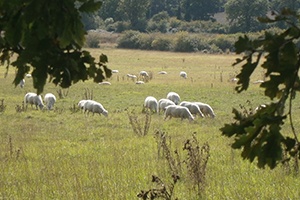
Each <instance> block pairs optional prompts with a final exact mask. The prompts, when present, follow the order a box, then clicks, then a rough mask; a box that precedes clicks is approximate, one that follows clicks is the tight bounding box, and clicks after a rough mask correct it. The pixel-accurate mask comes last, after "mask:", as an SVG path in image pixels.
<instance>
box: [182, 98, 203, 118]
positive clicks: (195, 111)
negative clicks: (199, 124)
mask: <svg viewBox="0 0 300 200" xmlns="http://www.w3.org/2000/svg"><path fill="white" fill-rule="evenodd" d="M179 105H180V106H184V107H187V108H188V109H189V111H190V112H191V113H192V114H193V115H195V116H196V115H199V116H200V117H202V118H203V117H204V115H203V113H202V112H201V110H200V108H199V106H198V105H197V104H195V103H192V102H188V101H182V102H181V103H180V104H179Z"/></svg>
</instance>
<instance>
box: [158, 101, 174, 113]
mask: <svg viewBox="0 0 300 200" xmlns="http://www.w3.org/2000/svg"><path fill="white" fill-rule="evenodd" d="M169 105H175V103H174V102H173V101H171V100H170V99H164V98H163V99H160V100H159V101H158V105H157V110H158V114H159V113H160V112H161V111H165V110H166V107H167V106H169Z"/></svg>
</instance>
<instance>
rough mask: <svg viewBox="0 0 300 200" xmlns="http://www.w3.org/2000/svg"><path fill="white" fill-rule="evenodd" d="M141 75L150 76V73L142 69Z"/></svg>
mask: <svg viewBox="0 0 300 200" xmlns="http://www.w3.org/2000/svg"><path fill="white" fill-rule="evenodd" d="M140 76H142V77H149V74H148V72H146V71H140Z"/></svg>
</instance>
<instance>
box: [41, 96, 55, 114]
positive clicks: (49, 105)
mask: <svg viewBox="0 0 300 200" xmlns="http://www.w3.org/2000/svg"><path fill="white" fill-rule="evenodd" d="M44 102H45V104H46V106H47V109H48V110H52V109H53V107H54V104H55V102H56V97H55V95H54V94H52V93H47V94H45V97H44Z"/></svg>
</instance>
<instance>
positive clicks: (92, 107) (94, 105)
mask: <svg viewBox="0 0 300 200" xmlns="http://www.w3.org/2000/svg"><path fill="white" fill-rule="evenodd" d="M84 101H85V102H84ZM80 102H81V101H80ZM82 103H83V111H84V113H85V112H86V111H87V112H88V113H87V114H89V112H92V113H93V115H94V114H95V113H98V114H99V115H101V114H103V115H104V116H105V117H107V116H108V111H107V110H106V109H105V108H104V107H103V106H102V104H101V103H99V102H97V101H94V100H82Z"/></svg>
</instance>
